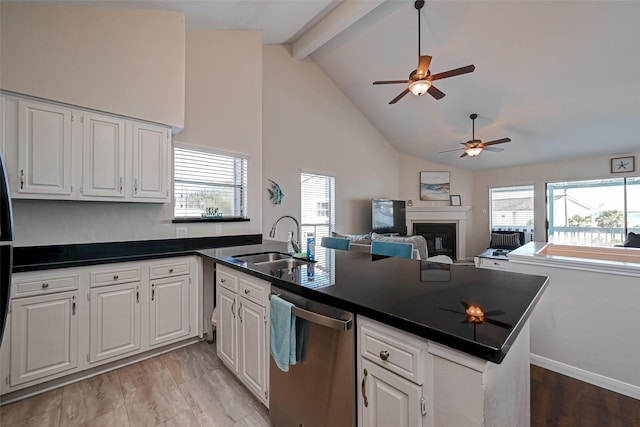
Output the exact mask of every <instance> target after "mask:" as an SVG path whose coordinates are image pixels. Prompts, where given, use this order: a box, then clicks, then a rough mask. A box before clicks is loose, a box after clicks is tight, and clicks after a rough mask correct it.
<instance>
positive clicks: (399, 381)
mask: <svg viewBox="0 0 640 427" xmlns="http://www.w3.org/2000/svg"><path fill="white" fill-rule="evenodd" d="M360 360H361V366H360V372H359V373H358V381H359V385H360V387H359V390H358V391H359V395H358V404H359V406H360V411H359V412H360V416H359V417H358V418H359V420H360V426H362V427H365V426H366V427H379V426H396V427H421V426H422V424H423V422H422V418H423V417H422V388H421V387H420V386H417V385H415V384H414V383H412V382H409V381H407V380H405V379H404V378H401V377H400V376H398V375H396V374H394V373H393V372H390V371H387V370H386V369H384V368H382V367H380V366H378V365H374V364H373V363H371V362H369V361H368V360H367V359H364V358H360ZM365 372H366V373H365Z"/></svg>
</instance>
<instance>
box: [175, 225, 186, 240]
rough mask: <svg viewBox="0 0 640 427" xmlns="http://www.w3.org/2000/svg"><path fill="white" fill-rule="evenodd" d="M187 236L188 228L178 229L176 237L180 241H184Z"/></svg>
mask: <svg viewBox="0 0 640 427" xmlns="http://www.w3.org/2000/svg"><path fill="white" fill-rule="evenodd" d="M187 234H188V233H187V227H176V237H177V238H178V239H184V238H185V237H187Z"/></svg>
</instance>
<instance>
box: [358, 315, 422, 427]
mask: <svg viewBox="0 0 640 427" xmlns="http://www.w3.org/2000/svg"><path fill="white" fill-rule="evenodd" d="M357 323H358V345H357V349H358V350H357V351H358V357H357V360H358V378H357V380H358V385H359V387H358V426H361V427H374V426H375V427H380V426H394V427H423V426H425V427H426V426H432V425H433V423H432V421H431V420H432V416H431V414H430V412H432V411H430V409H429V407H430V405H431V404H432V402H431V401H432V399H430V398H429V396H430V390H431V388H430V387H429V384H428V378H430V376H431V374H430V372H429V370H428V366H429V365H428V363H427V358H428V353H427V347H428V344H427V342H426V341H424V340H421V339H419V338H417V337H415V336H412V335H410V334H408V333H406V332H403V331H400V330H397V329H395V328H392V327H390V326H387V325H383V324H381V323H378V322H375V321H373V320H370V319H367V318H364V317H362V316H358V317H357Z"/></svg>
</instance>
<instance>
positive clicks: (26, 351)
mask: <svg viewBox="0 0 640 427" xmlns="http://www.w3.org/2000/svg"><path fill="white" fill-rule="evenodd" d="M44 283H46V282H44ZM77 307H78V292H77V291H74V292H62V293H57V294H51V295H43V296H36V297H29V298H20V299H16V300H15V301H12V302H11V315H10V316H11V329H10V336H11V370H10V372H11V377H10V378H9V381H8V382H9V383H10V385H11V386H16V385H19V384H23V383H26V382H30V381H36V380H38V379H41V378H46V377H48V376H51V375H54V374H59V373H61V372H66V371H73V370H75V368H77V366H78V317H79V316H78V308H77ZM7 332H9V331H7ZM4 341H5V342H6V341H7V340H6V338H5V340H4ZM5 382H6V381H5Z"/></svg>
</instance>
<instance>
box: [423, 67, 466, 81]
mask: <svg viewBox="0 0 640 427" xmlns="http://www.w3.org/2000/svg"><path fill="white" fill-rule="evenodd" d="M475 69H476V66H475V65H467V66H466V67H461V68H456V69H455V70H449V71H443V72H442V73H438V74H432V75H431V76H429V79H428V80H431V81H434V80H440V79H446V78H448V77H454V76H459V75H460V74H467V73H471V72H473V70H475Z"/></svg>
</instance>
